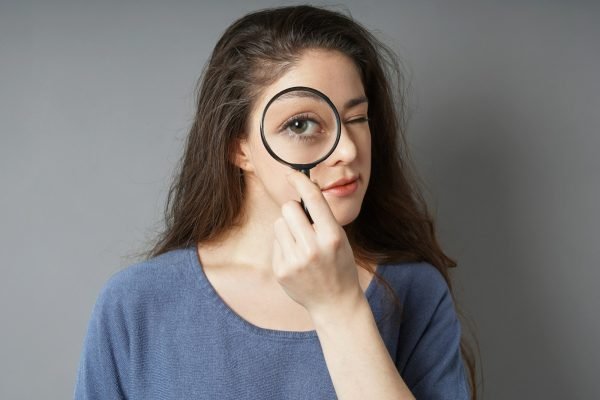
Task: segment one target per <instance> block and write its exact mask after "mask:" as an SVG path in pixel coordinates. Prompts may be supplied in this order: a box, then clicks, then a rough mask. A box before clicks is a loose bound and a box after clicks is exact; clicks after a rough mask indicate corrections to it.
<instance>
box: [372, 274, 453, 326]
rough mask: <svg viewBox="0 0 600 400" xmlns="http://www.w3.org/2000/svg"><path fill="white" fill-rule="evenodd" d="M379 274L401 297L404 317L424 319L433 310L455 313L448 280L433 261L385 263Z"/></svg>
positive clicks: (429, 315)
mask: <svg viewBox="0 0 600 400" xmlns="http://www.w3.org/2000/svg"><path fill="white" fill-rule="evenodd" d="M381 275H382V277H383V278H384V279H385V280H386V281H387V282H388V283H389V284H390V286H391V287H392V288H393V290H394V292H395V293H396V295H397V296H398V298H399V299H400V302H401V304H402V307H403V309H404V310H405V311H406V314H405V317H406V318H408V319H410V320H413V318H416V319H417V320H419V321H421V322H425V321H427V320H429V318H431V317H432V316H433V315H434V314H436V313H440V312H442V313H447V314H449V315H450V314H453V313H454V311H455V310H454V301H453V298H452V293H451V291H450V288H449V286H448V283H447V282H446V279H445V278H444V276H443V275H442V273H441V272H440V271H439V270H438V269H437V268H436V267H435V266H433V265H432V264H430V263H427V262H410V263H399V264H385V265H384V266H383V268H382V271H381Z"/></svg>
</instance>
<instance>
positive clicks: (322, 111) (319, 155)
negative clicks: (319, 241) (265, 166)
mask: <svg viewBox="0 0 600 400" xmlns="http://www.w3.org/2000/svg"><path fill="white" fill-rule="evenodd" d="M340 134H341V127H340V115H339V113H338V111H337V109H336V108H335V106H334V105H333V103H332V101H331V100H330V99H329V98H328V97H327V96H326V95H325V94H323V93H322V92H320V91H318V90H316V89H313V88H310V87H306V86H294V87H290V88H287V89H284V90H282V91H280V92H279V93H277V94H276V95H275V96H273V97H272V98H271V99H270V100H269V102H268V103H267V105H266V106H265V109H264V111H263V114H262V118H261V121H260V136H261V139H262V142H263V144H264V146H265V148H266V149H267V151H268V152H269V154H270V155H271V156H272V157H273V158H275V159H276V160H277V161H279V162H280V163H283V164H285V165H288V166H290V167H292V168H294V169H295V170H298V171H301V172H302V173H304V174H305V175H306V176H307V177H308V178H310V170H311V169H312V168H314V167H315V166H316V165H317V164H319V163H320V162H321V161H323V160H325V159H326V158H327V157H329V156H330V155H331V153H333V151H334V150H335V148H336V146H337V144H338V142H339V140H340ZM300 205H301V206H302V208H303V209H304V213H305V214H306V216H307V218H308V220H309V221H310V223H311V224H312V223H313V220H312V218H311V216H310V214H309V213H308V210H307V209H306V206H305V205H304V201H303V200H302V199H300Z"/></svg>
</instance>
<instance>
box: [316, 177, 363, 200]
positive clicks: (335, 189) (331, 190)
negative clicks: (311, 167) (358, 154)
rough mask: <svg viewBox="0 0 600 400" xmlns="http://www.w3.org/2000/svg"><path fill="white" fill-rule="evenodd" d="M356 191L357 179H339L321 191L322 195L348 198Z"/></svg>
mask: <svg viewBox="0 0 600 400" xmlns="http://www.w3.org/2000/svg"><path fill="white" fill-rule="evenodd" d="M356 189H358V177H353V178H350V179H340V180H338V181H335V182H334V183H333V184H331V185H329V186H328V187H327V188H325V189H321V192H322V193H323V194H329V195H333V196H337V197H343V196H349V195H351V194H352V193H354V192H355V191H356Z"/></svg>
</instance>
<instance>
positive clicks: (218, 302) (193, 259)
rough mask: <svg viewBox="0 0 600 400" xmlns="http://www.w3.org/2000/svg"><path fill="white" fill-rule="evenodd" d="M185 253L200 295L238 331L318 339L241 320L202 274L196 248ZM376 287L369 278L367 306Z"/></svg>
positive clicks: (312, 332) (313, 332) (311, 333)
mask: <svg viewBox="0 0 600 400" xmlns="http://www.w3.org/2000/svg"><path fill="white" fill-rule="evenodd" d="M187 251H188V255H189V257H190V266H191V267H192V270H193V271H194V274H195V275H196V277H197V279H196V282H198V284H199V286H200V290H201V291H202V293H203V294H204V295H206V296H207V297H208V298H209V300H210V301H212V303H213V304H214V305H215V306H216V308H217V309H218V310H219V312H220V313H221V314H222V315H223V316H224V317H225V318H227V319H228V320H229V321H230V322H232V323H233V324H235V325H236V326H238V327H239V328H240V329H243V330H245V331H249V332H251V333H254V334H257V335H260V336H268V337H272V338H280V339H315V338H318V336H317V331H316V330H315V329H313V330H310V331H284V330H278V329H270V328H262V327H260V326H257V325H254V324H253V323H251V322H249V321H247V320H246V319H244V318H242V316H240V315H239V314H238V313H237V312H235V311H234V310H233V309H232V308H231V307H230V306H229V305H228V304H227V303H226V302H225V300H223V298H221V296H220V295H219V293H218V292H217V290H216V289H215V287H214V286H213V285H212V283H211V282H210V281H209V280H208V277H207V276H206V273H205V272H204V269H203V268H202V265H201V263H200V258H199V256H198V251H197V248H196V246H195V245H192V246H190V247H188V248H187ZM375 271H376V272H377V273H379V274H381V272H382V268H381V265H379V264H378V265H377V267H376V269H375ZM376 286H377V280H376V278H375V277H374V276H373V277H371V281H370V282H369V285H368V286H367V289H366V290H365V292H364V294H365V297H366V298H367V301H368V302H369V304H371V297H372V296H373V293H374V292H375V288H376ZM371 309H373V306H372V304H371Z"/></svg>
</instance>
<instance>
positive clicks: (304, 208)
mask: <svg viewBox="0 0 600 400" xmlns="http://www.w3.org/2000/svg"><path fill="white" fill-rule="evenodd" d="M300 172H302V173H303V174H304V175H306V176H307V177H308V179H310V169H301V170H300ZM300 205H301V206H302V209H303V210H304V214H306V218H308V222H310V223H311V225H312V224H313V222H314V221H313V219H312V218H311V216H310V214H309V213H308V210H307V208H306V206H305V205H304V200H302V198H300Z"/></svg>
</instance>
